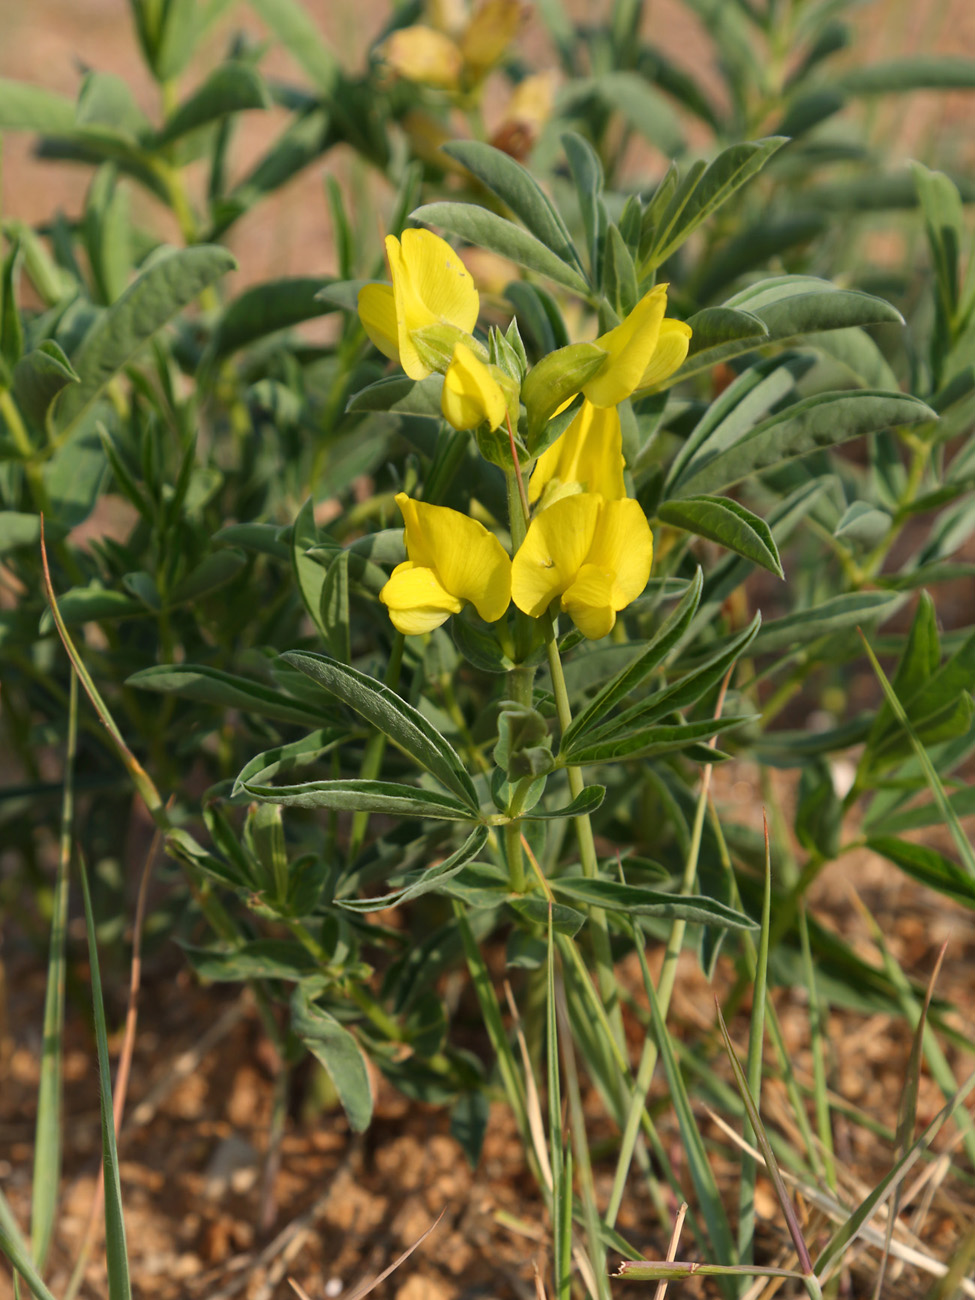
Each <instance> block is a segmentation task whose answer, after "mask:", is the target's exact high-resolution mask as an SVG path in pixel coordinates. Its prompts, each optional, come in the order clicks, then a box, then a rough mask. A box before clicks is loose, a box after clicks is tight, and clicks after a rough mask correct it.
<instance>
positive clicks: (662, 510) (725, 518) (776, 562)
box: [657, 496, 785, 578]
mask: <svg viewBox="0 0 975 1300" xmlns="http://www.w3.org/2000/svg"><path fill="white" fill-rule="evenodd" d="M657 517H658V518H659V519H660V520H661V521H662V522H663V523H665V524H671V525H672V526H674V527H676V528H683V529H684V530H685V531H686V532H689V533H696V534H697V536H698V537H707V538H709V539H710V540H711V541H712V542H718V543H719V544H720V545H721V546H724V547H727V549H728V550H729V551H736V552H737V553H738V554H739V555H742V556H744V557H745V559H746V560H751V561H752V563H753V564H758V565H760V566H761V568H763V569H768V570H769V572H771V573H774V574H775V575H776V576H777V577H779V578H784V577H785V574H784V573H783V571H782V561H781V560H780V559H779V552H778V549H777V547H776V545H775V540H774V538H773V537H772V530H771V529H770V528H769V526H768V524H767V523H766V522H765V520H764V519H760V518H759V516H758V515H755V514H752V512H751V511H750V510H747V509H746V508H745V507H744V506H743V505H740V504H739V503H738V502H737V501H732V500H731V499H730V498H728V497H709V496H699V497H685V498H684V499H683V500H681V501H665V502H664V504H663V505H662V506H660V507H659V508H658V510H657Z"/></svg>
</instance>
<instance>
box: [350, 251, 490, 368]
mask: <svg viewBox="0 0 975 1300" xmlns="http://www.w3.org/2000/svg"><path fill="white" fill-rule="evenodd" d="M386 255H387V257H388V258H389V269H390V272H391V274H392V277H393V283H392V285H388V284H367V285H364V286H363V287H362V288H361V289H360V290H359V298H358V307H359V319H360V320H361V321H362V327H363V329H364V330H365V331H366V333H367V334H368V335H369V338H370V339H371V340H372V341H373V343H374V344H375V345H376V347H377V348H378V349H379V351H380V352H382V354H383V355H384V356H387V357H390V358H392V359H394V360H398V361H399V363H400V365H401V366H402V367H403V369H404V370H405V371H406V373H407V374H408V375H409V377H410V378H411V379H426V377H427V375H429V374H431V373H432V367H431V366H429V365H427V364H426V362H425V361H424V360H423V359H422V358H421V356H420V354H419V352H418V351H417V345H416V341H415V340H414V338H413V335H414V334H415V333H417V332H419V331H422V330H425V329H429V328H430V327H431V326H437V325H446V326H451V327H453V328H455V329H458V330H460V331H461V332H462V333H464V334H470V333H471V331H472V330H473V328H474V326H475V324H476V322H477V315H478V312H479V310H480V298H479V297H478V292H477V289H476V288H475V287H474V281H473V279H472V278H471V274H470V272H469V271H468V270H467V267H466V266H465V265H464V263H463V262H462V261H461V260H460V258H459V257H458V255H457V254H456V253H455V252H454V250H453V249H452V248H451V247H450V245H449V244H448V243H447V241H446V240H445V239H441V238H440V236H439V235H435V234H433V232H432V231H430V230H404V231H403V235H402V238H401V239H397V238H396V236H395V235H387V236H386Z"/></svg>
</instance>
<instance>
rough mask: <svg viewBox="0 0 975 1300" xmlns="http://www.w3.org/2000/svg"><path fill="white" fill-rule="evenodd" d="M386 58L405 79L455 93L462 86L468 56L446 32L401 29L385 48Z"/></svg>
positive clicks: (429, 28)
mask: <svg viewBox="0 0 975 1300" xmlns="http://www.w3.org/2000/svg"><path fill="white" fill-rule="evenodd" d="M382 53H383V58H384V59H385V60H386V62H387V63H388V64H389V66H390V67H391V68H392V69H393V71H394V72H396V73H398V75H399V76H401V77H406V79H407V80H408V81H417V82H419V83H420V84H421V85H423V86H434V87H436V88H438V89H440V90H451V89H453V88H454V87H455V86H457V85H459V83H460V77H461V72H462V71H463V67H464V56H463V55H462V54H461V52H460V50H459V49H458V48H457V46H456V45H455V44H454V42H453V41H452V40H451V39H450V37H449V36H445V35H444V34H443V32H437V31H434V30H433V28H432V27H423V26H419V25H418V26H416V27H401V28H399V30H398V31H395V32H393V34H392V35H391V36H390V37H389V39H388V40H387V41H386V42H385V44H384V45H383V50H382Z"/></svg>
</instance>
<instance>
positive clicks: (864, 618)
mask: <svg viewBox="0 0 975 1300" xmlns="http://www.w3.org/2000/svg"><path fill="white" fill-rule="evenodd" d="M902 603H903V597H902V596H899V595H898V594H897V593H895V592H885V591H851V592H847V593H846V594H845V595H843V596H833V597H832V599H830V600H824V601H823V602H822V603H821V604H819V605H815V606H814V607H813V608H812V609H801V610H797V611H796V612H795V613H792V614H786V615H785V616H784V617H783V618H776V619H773V620H772V621H771V622H769V623H766V624H765V625H764V627H763V628H762V630H761V632H759V634H758V636H757V637H756V638H755V640H754V642H753V644H752V653H753V654H756V655H758V654H768V653H769V652H770V651H772V650H784V649H787V648H788V647H789V646H793V645H797V644H799V643H800V642H802V643H803V644H808V643H809V642H810V641H814V640H816V638H818V637H821V636H832V635H833V634H834V633H836V632H845V631H847V630H848V629H850V628H854V627H856V626H857V625H858V624H860V623H872V622H875V621H877V620H878V619H879V620H883V619H885V618H888V617H889V616H890V615H891V614H892V613H893V612H894V610H895V609H897V608H898V606H900V605H901V604H902Z"/></svg>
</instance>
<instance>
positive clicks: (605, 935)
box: [542, 613, 626, 1047]
mask: <svg viewBox="0 0 975 1300" xmlns="http://www.w3.org/2000/svg"><path fill="white" fill-rule="evenodd" d="M542 626H543V628H544V631H545V649H546V651H547V653H548V667H549V672H550V673H551V675H552V688H553V690H554V692H555V708H556V712H557V713H558V718H559V728H560V730H561V732H562V735H563V736H564V735H565V733H566V731H567V730H568V729H569V726H570V725H571V723H572V711H571V709H570V707H569V693H568V690H567V689H566V685H565V674H564V673H563V671H562V660H561V658H560V656H559V646H558V641H557V640H556V635H555V623H554V620H553V618H552V615H551V614H550V613H546V614H545V615H543V617H542ZM566 775H567V776H568V779H569V790H570V792H571V794H572V797H573V799H575V798H577V797H578V796H579V795H580V794H582V791H583V789H584V788H585V782H584V781H583V779H582V772H581V771H580V770H579V768H578V767H567V768H566ZM574 821H575V828H576V837H577V839H578V841H579V855H580V858H581V860H582V871H583V875H585V876H586V877H587V878H588V879H590V880H592V879H595V877H596V876H598V875H599V858H598V856H597V854H596V841H595V839H594V838H593V833H592V822H591V821H590V820H589V814H588V813H583V814H582V815H581V816H579V817H576V818H574ZM589 918H590V921H591V922H592V942H593V949H594V950H595V956H596V975H597V979H598V982H599V993H600V996H601V998H602V1000H603V1006H604V1007H605V1008H606V1011H607V1014H608V1015H609V1021H610V1025H611V1026H612V1029H613V1035H614V1038H615V1039H616V1042H617V1045H619V1046H621V1047H622V1046H623V1045H624V1043H625V1041H626V1040H625V1038H624V1035H623V1015H622V1012H621V1010H620V1004H619V993H618V990H617V987H616V976H615V973H614V971H613V954H612V950H611V948H610V943H609V927H608V925H607V923H606V913H605V912H604V911H603V909H602V908H601V907H592V908H590V909H589Z"/></svg>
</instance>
